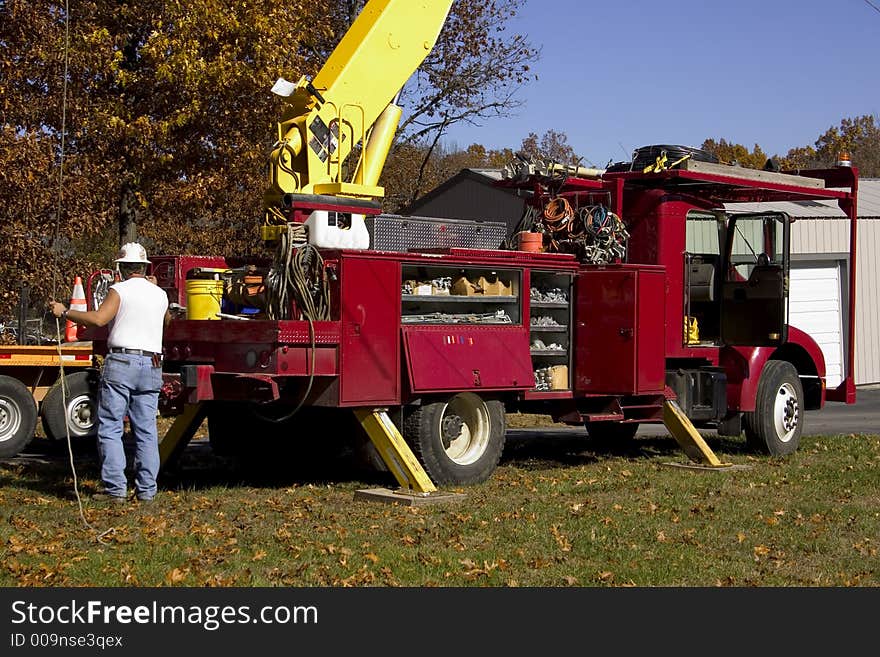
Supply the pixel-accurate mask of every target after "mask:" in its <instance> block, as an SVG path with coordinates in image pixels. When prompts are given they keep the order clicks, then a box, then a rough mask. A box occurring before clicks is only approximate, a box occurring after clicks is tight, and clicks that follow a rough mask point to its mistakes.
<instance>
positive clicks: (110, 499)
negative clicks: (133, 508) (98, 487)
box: [92, 493, 125, 504]
mask: <svg viewBox="0 0 880 657" xmlns="http://www.w3.org/2000/svg"><path fill="white" fill-rule="evenodd" d="M92 501H93V502H102V503H108V504H125V496H124V495H111V494H110V493H95V494H94V495H92Z"/></svg>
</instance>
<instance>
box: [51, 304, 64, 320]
mask: <svg viewBox="0 0 880 657" xmlns="http://www.w3.org/2000/svg"><path fill="white" fill-rule="evenodd" d="M49 310H51V311H52V314H53V315H55V317H61V313H63V312H64V311H65V310H67V306H65V305H64V304H63V303H58V302H57V301H50V302H49Z"/></svg>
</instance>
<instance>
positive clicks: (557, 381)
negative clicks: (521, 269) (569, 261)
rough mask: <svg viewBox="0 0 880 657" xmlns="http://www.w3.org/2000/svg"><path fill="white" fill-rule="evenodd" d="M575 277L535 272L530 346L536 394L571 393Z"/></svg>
mask: <svg viewBox="0 0 880 657" xmlns="http://www.w3.org/2000/svg"><path fill="white" fill-rule="evenodd" d="M571 290H572V275H571V274H567V273H560V272H550V271H535V270H532V272H531V281H530V289H529V309H530V310H529V315H530V317H529V344H530V352H531V357H532V368H533V370H534V372H535V391H536V392H551V391H562V390H571V371H572V349H571V345H572V340H571V335H572V332H571V326H572V304H571Z"/></svg>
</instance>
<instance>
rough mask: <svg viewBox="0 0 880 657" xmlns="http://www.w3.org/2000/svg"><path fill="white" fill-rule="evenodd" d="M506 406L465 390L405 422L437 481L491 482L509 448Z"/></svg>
mask: <svg viewBox="0 0 880 657" xmlns="http://www.w3.org/2000/svg"><path fill="white" fill-rule="evenodd" d="M506 430H507V427H506V421H505V416H504V405H503V404H502V403H501V402H500V401H496V400H484V399H482V398H481V397H480V396H478V395H475V394H474V393H472V392H462V393H459V394H457V395H454V396H452V397H450V398H449V399H448V400H446V401H441V402H433V403H428V404H423V405H422V406H420V407H418V408H416V409H415V410H414V411H413V412H412V413H410V415H409V416H408V417H407V418H406V420H405V422H404V431H403V433H404V437H405V438H406V439H407V442H408V443H409V444H410V445H411V446H412V449H413V451H414V452H415V454H416V456H417V457H418V459H419V461H420V462H421V464H422V466H423V467H424V468H425V471H426V472H427V473H428V476H430V477H431V479H432V480H433V481H434V483H436V484H441V485H468V484H479V483H481V482H484V481H486V480H487V479H488V478H489V477H490V476H492V473H493V472H494V471H495V467H496V466H497V465H498V460H499V459H500V458H501V452H502V450H503V449H504V439H505V433H506Z"/></svg>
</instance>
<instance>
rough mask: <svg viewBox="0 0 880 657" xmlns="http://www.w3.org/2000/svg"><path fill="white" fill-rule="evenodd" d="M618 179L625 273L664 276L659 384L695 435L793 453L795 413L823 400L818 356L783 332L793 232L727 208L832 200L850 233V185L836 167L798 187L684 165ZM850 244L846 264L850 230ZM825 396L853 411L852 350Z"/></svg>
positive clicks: (803, 340)
mask: <svg viewBox="0 0 880 657" xmlns="http://www.w3.org/2000/svg"><path fill="white" fill-rule="evenodd" d="M618 175H620V176H621V177H623V178H624V179H625V183H624V189H625V192H624V193H623V203H622V212H623V215H624V216H625V217H626V218H627V222H628V226H629V230H630V232H631V239H630V241H629V249H628V253H627V262H629V263H646V264H655V265H662V266H663V267H664V268H665V271H666V289H665V295H666V296H665V302H664V317H665V325H666V335H665V362H666V384H667V385H668V386H669V388H670V389H671V390H672V391H674V393H675V394H676V396H677V397H678V399H679V401H680V404H681V406H682V408H683V409H684V411H685V412H686V413H687V415H688V416H689V417H690V419H691V420H692V421H693V422H694V424H696V425H697V426H705V427H713V428H717V429H718V430H719V432H720V433H722V434H725V435H728V434H729V435H739V434H740V432H741V431H742V430H743V429H744V430H745V433H746V436H747V438H748V440H749V442H750V443H751V444H752V445H753V446H754V447H756V448H758V449H760V450H761V451H764V452H768V453H770V454H774V455H784V454H789V453H792V452H794V451H795V450H796V449H797V446H798V442H799V438H800V434H801V431H802V428H803V413H804V411H806V410H813V409H818V408H821V407H822V406H823V405H824V403H825V400H826V397H827V396H828V395H827V394H826V387H825V361H824V357H823V355H822V351H821V349H820V348H819V346H818V345H817V343H816V341H815V340H813V339H812V338H811V337H810V336H809V335H807V334H806V333H804V332H802V331H800V330H798V329H797V328H794V327H791V326H789V325H788V292H789V260H790V252H789V251H790V242H791V230H792V223H793V222H792V219H791V217H789V216H788V215H787V214H785V213H782V212H774V211H765V212H760V211H759V212H748V213H736V212H731V211H729V210H728V209H726V204H730V203H736V202H740V201H751V202H759V201H775V200H807V199H818V198H836V199H837V200H838V202H840V203H841V207H843V208H844V209H845V210H846V211H847V212H848V214H849V215H850V218H851V222H852V224H853V226H854V225H855V208H854V200H853V199H854V192H855V185H856V178H855V176H856V175H857V174H855V173H853V172H852V170H851V169H847V168H839V169H835V170H828V171H817V172H812V173H811V175H810V176H807V177H803V176H793V175H787V174H777V173H771V172H758V171H749V170H744V169H738V168H736V167H729V166H724V165H716V164H709V163H704V162H692V163H689V165H688V166H686V167H685V168H683V169H682V170H680V171H678V172H676V171H674V170H673V171H665V172H660V173H641V172H639V173H626V174H618ZM607 177H608V178H614V177H615V174H609V175H608V176H607ZM846 188H848V189H846ZM844 189H845V190H846V191H843V190H844ZM851 241H852V244H851V252H852V255H854V253H855V249H854V247H855V231H854V229H853V231H852V240H851ZM850 285H851V287H852V286H854V281H851V282H850ZM853 293H854V290H851V294H853ZM831 396H832V397H833V398H835V399H839V400H843V401H847V400H854V386H853V380H852V344H851V343H850V360H849V370H848V376H847V377H846V379H845V380H844V382H843V383H842V384H841V386H840V387H839V388H838V389H837V390H835V391H832V394H831Z"/></svg>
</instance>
